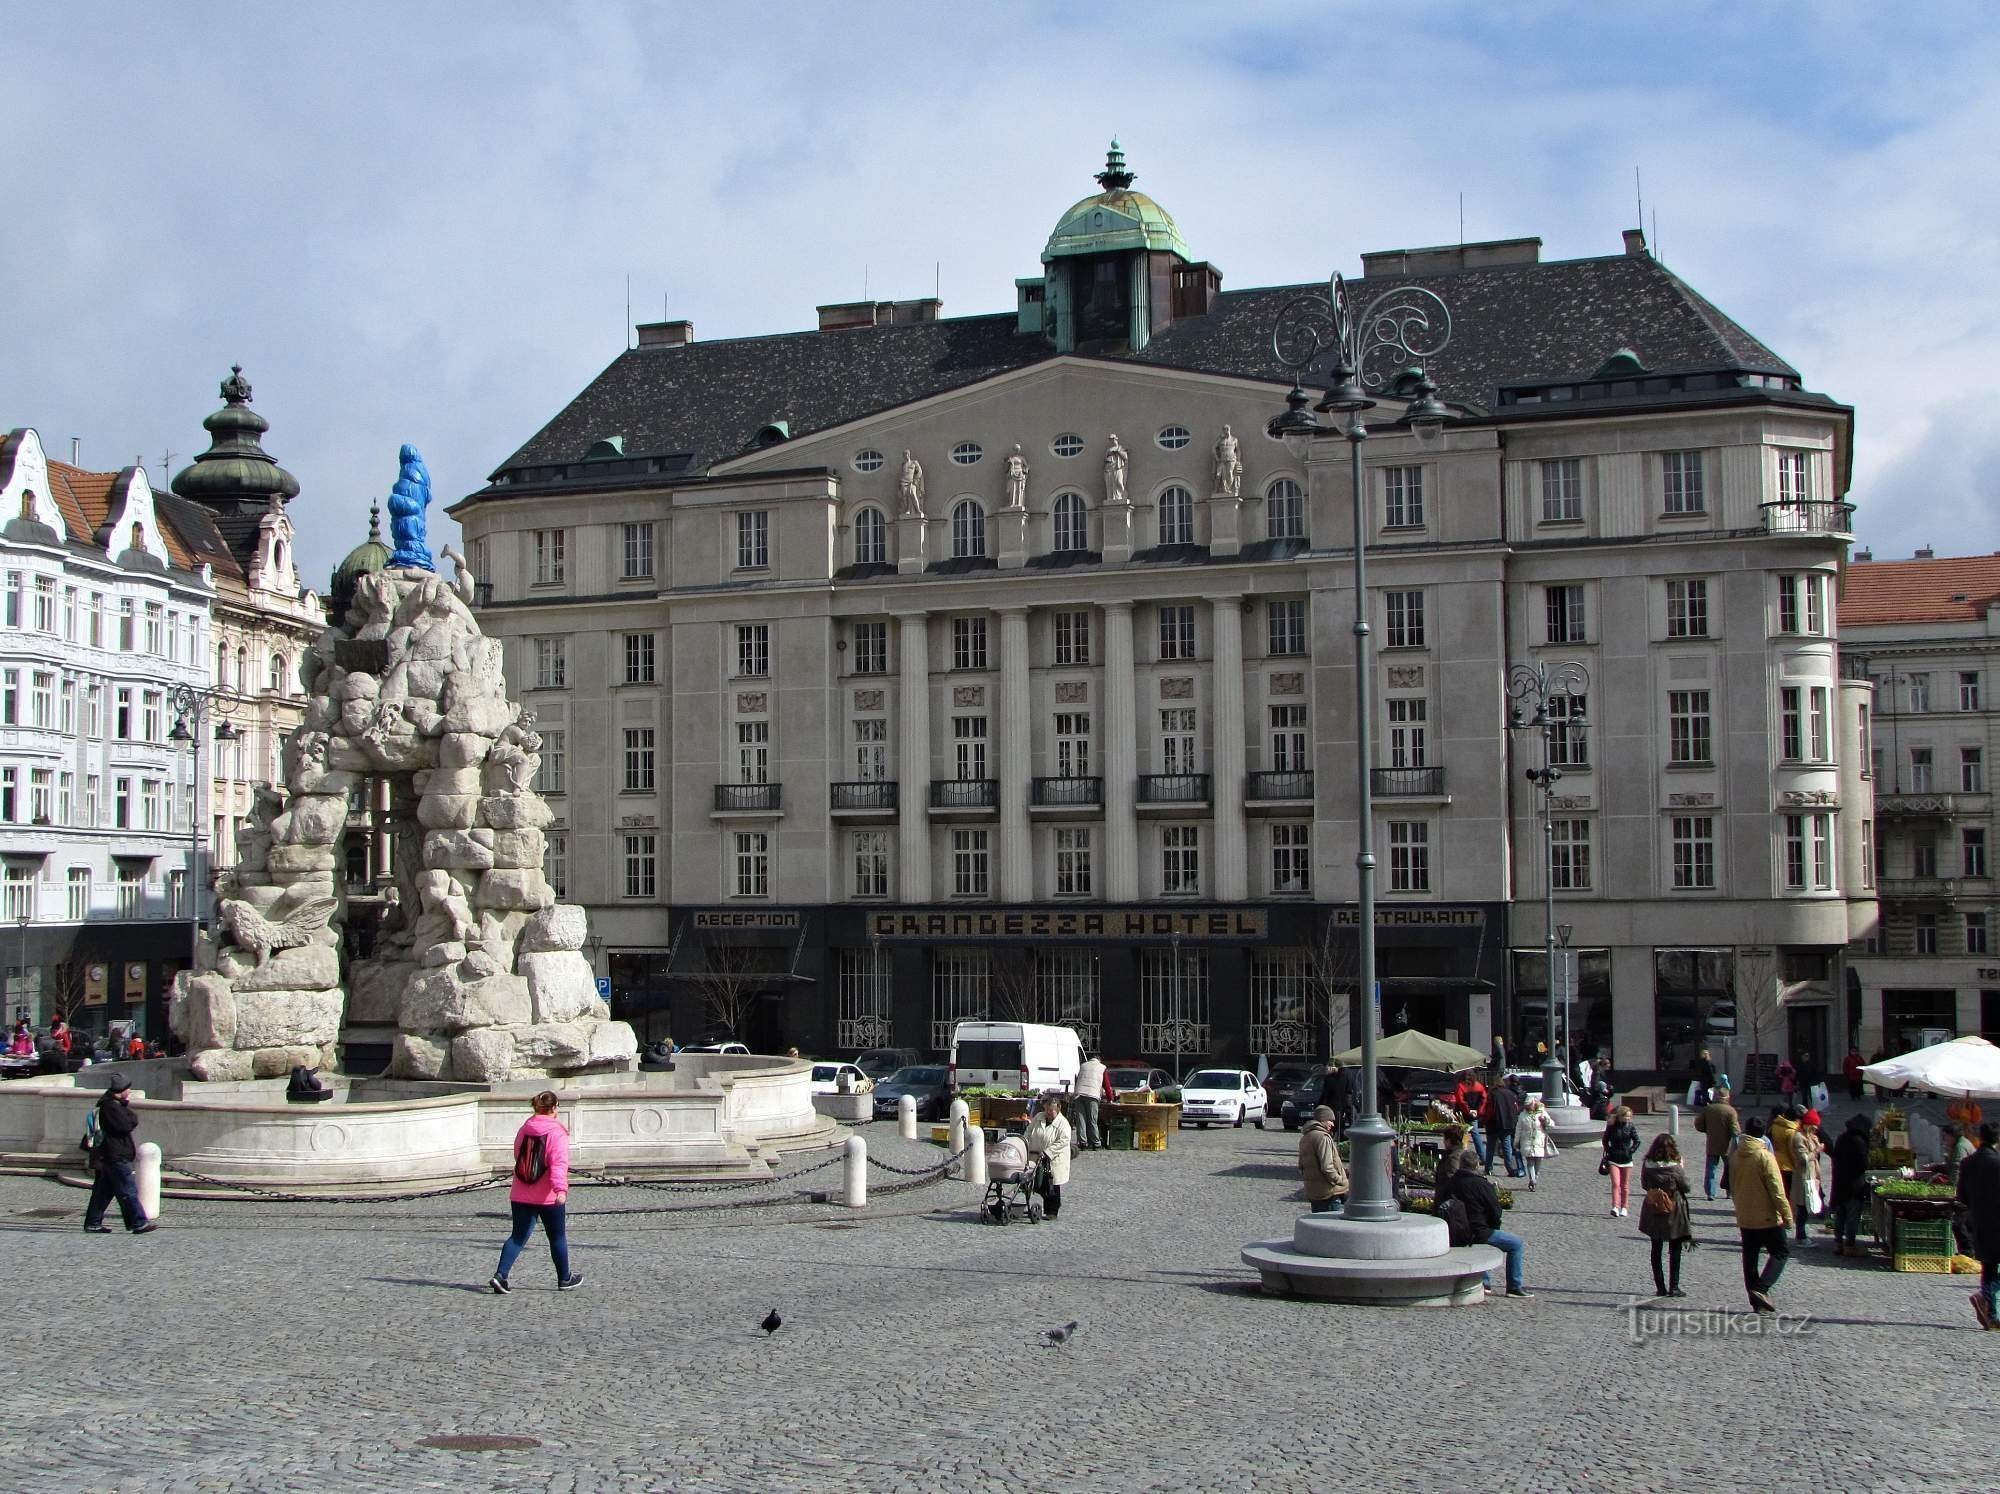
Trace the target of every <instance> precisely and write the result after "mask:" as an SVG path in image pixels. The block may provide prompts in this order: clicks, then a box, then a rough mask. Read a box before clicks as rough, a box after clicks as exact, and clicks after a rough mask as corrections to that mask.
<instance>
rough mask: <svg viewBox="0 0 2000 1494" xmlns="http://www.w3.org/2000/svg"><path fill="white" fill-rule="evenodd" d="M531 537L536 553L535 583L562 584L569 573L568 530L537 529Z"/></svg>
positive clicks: (546, 584)
mask: <svg viewBox="0 0 2000 1494" xmlns="http://www.w3.org/2000/svg"><path fill="white" fill-rule="evenodd" d="M530 539H531V543H532V546H533V549H534V554H535V585H537V586H560V585H561V584H562V582H563V581H564V579H565V578H567V576H568V575H569V565H568V562H567V561H566V560H565V558H564V555H565V549H566V544H567V531H565V530H561V529H537V530H534V531H532V532H531V536H530Z"/></svg>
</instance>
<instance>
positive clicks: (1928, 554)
mask: <svg viewBox="0 0 2000 1494" xmlns="http://www.w3.org/2000/svg"><path fill="white" fill-rule="evenodd" d="M1910 558H1911V559H1912V560H1936V559H1937V551H1935V550H1933V549H1932V548H1931V547H1930V546H1929V545H1925V546H1924V547H1923V549H1921V550H1919V551H1917V553H1916V554H1915V555H1912V556H1911V557H1910Z"/></svg>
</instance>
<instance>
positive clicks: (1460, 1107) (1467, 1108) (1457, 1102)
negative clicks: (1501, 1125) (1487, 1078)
mask: <svg viewBox="0 0 2000 1494" xmlns="http://www.w3.org/2000/svg"><path fill="white" fill-rule="evenodd" d="M1452 1105H1453V1108H1455V1109H1456V1110H1457V1111H1458V1113H1459V1114H1460V1115H1461V1116H1463V1117H1464V1118H1465V1133H1466V1139H1467V1140H1469V1141H1470V1142H1471V1143H1472V1147H1473V1150H1474V1151H1475V1152H1476V1153H1478V1156H1479V1165H1480V1166H1482V1167H1484V1166H1485V1165H1486V1160H1487V1152H1486V1133H1485V1131H1484V1130H1483V1129H1482V1128H1481V1126H1480V1117H1481V1115H1483V1114H1484V1113H1485V1110H1486V1086H1485V1085H1484V1084H1482V1083H1480V1080H1479V1076H1478V1075H1477V1074H1467V1075H1466V1076H1465V1077H1464V1078H1463V1079H1461V1080H1459V1081H1458V1088H1457V1089H1456V1090H1454V1091H1453V1092H1452Z"/></svg>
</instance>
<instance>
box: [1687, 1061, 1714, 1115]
mask: <svg viewBox="0 0 2000 1494" xmlns="http://www.w3.org/2000/svg"><path fill="white" fill-rule="evenodd" d="M1715 1074H1716V1069H1715V1058H1714V1056H1713V1055H1712V1054H1711V1053H1710V1052H1709V1051H1708V1049H1706V1048H1704V1049H1702V1050H1701V1054H1700V1056H1699V1057H1697V1058H1696V1059H1695V1061H1694V1086H1693V1093H1692V1094H1691V1095H1690V1096H1689V1097H1688V1103H1689V1104H1690V1105H1691V1106H1693V1107H1695V1108H1696V1109H1699V1108H1700V1107H1701V1106H1703V1105H1706V1104H1707V1103H1708V1102H1709V1100H1710V1098H1711V1097H1712V1096H1713V1095H1714V1094H1715Z"/></svg>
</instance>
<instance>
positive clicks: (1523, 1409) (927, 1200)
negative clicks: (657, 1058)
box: [0, 1126, 2000, 1494]
mask: <svg viewBox="0 0 2000 1494" xmlns="http://www.w3.org/2000/svg"><path fill="white" fill-rule="evenodd" d="M867 1135H868V1139H869V1145H870V1147H871V1150H874V1151H875V1152H876V1153H877V1154H878V1155H880V1156H882V1157H883V1158H884V1159H885V1160H888V1161H892V1162H897V1163H899V1164H901V1165H910V1164H911V1163H914V1162H917V1161H920V1160H923V1159H924V1158H926V1157H934V1156H936V1155H937V1153H936V1152H935V1151H934V1150H932V1149H930V1148H927V1147H924V1146H922V1145H920V1144H912V1143H905V1142H901V1141H899V1140H898V1139H897V1138H896V1137H895V1135H894V1133H893V1131H892V1130H891V1129H890V1128H888V1127H886V1126H870V1127H868V1128H867ZM1295 1158H1296V1138H1294V1137H1291V1136H1288V1135H1286V1134H1285V1133H1283V1132H1282V1131H1279V1130H1278V1129H1277V1128H1276V1127H1273V1128H1272V1129H1271V1130H1270V1131H1268V1132H1265V1133H1261V1134H1260V1133H1258V1132H1257V1131H1255V1130H1247V1129H1246V1130H1242V1131H1236V1130H1217V1131H1208V1132H1184V1133H1180V1134H1178V1135H1176V1136H1175V1137H1174V1138H1173V1142H1172V1147H1171V1149H1170V1150H1169V1151H1168V1152H1167V1153H1166V1154H1164V1155H1152V1154H1145V1153H1128V1152H1111V1153H1094V1154H1087V1155H1085V1156H1082V1157H1080V1158H1079V1159H1078V1160H1077V1163H1076V1167H1075V1173H1074V1176H1073V1179H1072V1182H1071V1185H1070V1187H1069V1188H1068V1189H1067V1190H1066V1191H1065V1206H1064V1209H1063V1216H1062V1219H1061V1222H1060V1223H1058V1224H1055V1225H1042V1226H1039V1227H1036V1226H1029V1225H1026V1224H1014V1225H1011V1226H1008V1227H1007V1228H1004V1229H1001V1228H995V1227H993V1226H990V1225H983V1224H980V1223H977V1222H975V1218H974V1204H975V1200H976V1198H977V1196H978V1193H977V1190H975V1189H972V1188H971V1187H969V1186H968V1185H966V1184H963V1183H958V1182H951V1183H945V1184H941V1185H939V1186H937V1187H934V1188H929V1189H923V1190H919V1191H916V1192H914V1193H911V1194H906V1195H902V1196H898V1197H895V1198H892V1199H889V1200H887V1201H885V1203H884V1204H882V1205H878V1206H872V1207H870V1208H869V1209H867V1210H865V1211H861V1212H859V1213H856V1212H854V1211H848V1210H844V1209H840V1208H838V1207H831V1206H823V1205H819V1206H816V1205H811V1204H807V1203H801V1202H790V1203H786V1204H785V1205H784V1206H782V1207H778V1208H774V1209H770V1210H751V1211H743V1210H732V1211H729V1212H727V1213H721V1212H717V1213H712V1214H698V1213H697V1214H672V1215H666V1214H658V1213H647V1212H634V1205H635V1204H641V1203H651V1202H653V1199H652V1198H651V1197H650V1196H649V1195H644V1194H640V1193H638V1192H637V1191H635V1190H610V1189H588V1190H579V1191H578V1192H577V1193H576V1194H574V1195H573V1196H572V1199H571V1205H572V1211H573V1213H572V1231H571V1240H572V1249H573V1258H574V1260H575V1262H576V1264H577V1266H578V1268H579V1269H581V1270H583V1271H584V1272H585V1273H586V1275H587V1277H588V1280H587V1282H586V1284H585V1285H584V1287H583V1288H582V1289H581V1290H580V1291H577V1292H572V1293H565V1294H562V1295H560V1296H558V1295H557V1294H556V1292H555V1291H554V1290H553V1287H554V1281H553V1273H552V1272H551V1271H550V1269H549V1266H548V1257H547V1254H546V1252H545V1251H543V1250H542V1249H541V1245H540V1242H539V1240H538V1241H537V1242H536V1244H535V1245H534V1246H532V1247H531V1248H530V1252H529V1253H528V1254H527V1255H525V1256H524V1257H523V1258H522V1261H521V1264H520V1265H519V1266H518V1267H517V1268H516V1269H515V1273H514V1279H515V1291H514V1294H513V1295H512V1296H511V1297H507V1298H495V1297H492V1296H490V1295H487V1294H486V1293H485V1292H484V1290H483V1288H482V1287H481V1286H480V1283H483V1282H484V1281H485V1279H486V1277H487V1275H488V1274H489V1273H490V1272H491V1270H492V1269H493V1263H494V1259H495V1254H496V1251H497V1249H498V1246H499V1242H500V1239H501V1237H502V1235H503V1234H504V1232H505V1209H504V1206H503V1205H502V1204H501V1202H500V1201H499V1200H497V1199H496V1198H494V1197H492V1196H491V1195H485V1194H477V1195H470V1196H464V1197H458V1198H450V1199H443V1200H437V1201H432V1202H428V1203H412V1204H397V1205H379V1204H357V1205H319V1204H258V1203H223V1202H213V1203H211V1202H178V1201H172V1200H170V1201H169V1203H168V1206H167V1213H166V1217H165V1219H164V1221H163V1225H162V1228H161V1230H160V1231H159V1232H158V1233H156V1234H154V1235H151V1236H148V1237H145V1238H141V1239H134V1238H131V1237H129V1236H126V1235H124V1234H122V1233H121V1234H114V1235H111V1236H105V1237H86V1236H84V1235H83V1234H82V1233H81V1232H80V1230H79V1228H78V1226H79V1223H80V1219H81V1210H82V1206H83V1195H82V1194H81V1193H79V1192H75V1191H72V1190H67V1189H64V1188H61V1187H60V1186H58V1185H56V1184H53V1183H48V1182H44V1181H40V1180H29V1179H20V1178H5V1179H0V1234H4V1237H5V1248H6V1253H7V1258H8V1267H9V1269H8V1273H7V1276H8V1287H9V1296H10V1298H11V1305H12V1307H13V1312H12V1313H11V1314H10V1321H11V1324H12V1326H13V1331H12V1332H11V1333H10V1335H9V1340H10V1341H9V1345H8V1352H7V1354H6V1355H5V1357H4V1362H3V1363H0V1405H4V1406H5V1407H6V1408H7V1414H6V1415H4V1416H0V1466H5V1467H6V1468H7V1469H8V1470H9V1471H10V1475H11V1478H12V1480H16V1481H18V1482H17V1485H16V1486H17V1487H22V1488H34V1489H37V1490H59V1489H111V1490H140V1489H146V1490H179V1489H190V1490H192V1489H202V1490H233V1489H246V1490H248V1489H255V1490H280V1489H328V1488H337V1489H359V1490H375V1489H381V1490H398V1491H402V1490H410V1489H502V1490H517V1489H518V1490H527V1489H537V1490H539V1489H553V1490H562V1491H572V1490H576V1491H583V1490H591V1491H595V1490H619V1491H625V1490H640V1489H657V1488H668V1487H672V1488H676V1489H687V1490H739V1489H740V1490H753V1489H754V1490H790V1489H801V1490H803V1489H812V1490H816V1491H823V1490H824V1489H825V1488H826V1487H828V1485H829V1481H835V1482H837V1483H839V1484H844V1485H846V1486H849V1487H856V1488H866V1489H886V1490H904V1489H907V1490H922V1491H925V1494H931V1491H936V1490H975V1489H994V1490H1002V1489H1005V1490H1009V1491H1013V1490H1019V1489H1022V1488H1024V1487H1026V1488H1048V1489H1059V1490H1099V1489H1103V1490H1114V1489H1115V1490H1121V1491H1131V1490H1141V1489H1183V1488H1197V1489H1216V1488H1227V1489H1238V1488H1249V1487H1254V1488H1256V1489H1259V1490H1260V1491H1261V1490H1294V1489H1296V1490H1304V1489H1308V1488H1324V1487H1356V1486H1360V1485H1362V1484H1364V1483H1365V1484H1366V1485H1367V1486H1368V1487H1370V1488H1374V1489H1383V1490H1404V1489H1407V1490H1413V1491H1416V1490H1422V1491H1426V1494H1428V1491H1434V1490H1437V1489H1439V1488H1445V1487H1453V1488H1456V1487H1484V1488H1493V1489H1517V1488H1533V1489H1537V1490H1570V1489H1578V1490H1581V1489H1593V1490H1601V1489H1616V1490H1620V1491H1624V1494H1637V1491H1649V1490H1678V1489H1686V1488H1698V1487H1706V1488H1733V1487H1743V1488H1750V1487H1754V1488H1758V1489H1760V1490H1772V1491H1781V1494H1782V1491H1792V1490H1806V1489H1812V1490H1815V1491H1819V1490H1826V1489H1853V1490H1859V1489H1896V1488H1914V1487H1916V1486H1918V1485H1919V1484H1921V1485H1922V1486H1923V1487H1924V1488H1925V1489H1926V1490H1927V1491H1942V1490H1953V1489H1968V1490H1969V1489H1990V1488H1991V1487H1992V1475H1991V1469H1992V1460H1991V1449H1990V1444H1989V1441H1988V1438H1987V1435H1986V1434H1985V1433H1984V1432H1982V1431H1980V1430H1979V1429H1978V1428H1979V1426H1980V1422H1979V1420H1978V1419H1977V1418H1975V1417H1972V1416H1967V1415H1962V1414H1957V1413H1951V1414H1947V1413H1946V1412H1945V1411H1944V1410H1943V1408H1944V1407H1946V1406H1961V1407H1962V1406H1963V1405H1965V1404H1967V1398H1966V1395H1965V1394H1964V1393H1963V1392H1966V1391H1968V1390H1971V1389H1972V1388H1973V1387H1975V1386H1979V1385H1990V1384H1991V1382H1992V1375H1993V1364H1994V1362H1995V1360H1996V1356H2000V1337H1993V1336H1981V1335H1979V1334H1977V1333H1976V1332H1975V1330H1974V1326H1973V1321H1972V1316H1971V1312H1970V1309H1969V1308H1968V1306H1967V1304H1966V1294H1967V1292H1968V1291H1969V1290H1970V1286H1971V1283H1970V1282H1969V1281H1968V1280H1967V1279H1966V1278H1963V1277H1926V1276H1897V1275H1893V1274H1890V1273H1887V1272H1884V1271H1879V1270H1874V1269H1870V1268H1867V1267H1864V1266H1862V1265H1861V1264H1859V1263H1852V1262H1848V1261H1844V1260H1839V1259H1837V1258H1835V1257H1834V1256H1833V1255H1832V1253H1831V1251H1830V1249H1829V1248H1827V1247H1826V1246H1825V1245H1824V1244H1821V1245H1819V1246H1817V1247H1816V1248H1814V1249H1811V1250H1806V1251H1802V1252H1799V1253H1797V1254H1795V1256H1794V1258H1793V1264H1792V1265H1791V1266H1790V1267H1789V1268H1788V1270H1787V1272H1786V1274H1785V1277H1784V1279H1783V1281H1782V1282H1781V1283H1780V1285H1779V1288H1778V1292H1777V1297H1778V1301H1779V1304H1780V1306H1781V1307H1782V1308H1783V1309H1784V1310H1786V1311H1788V1312H1804V1313H1810V1314H1811V1315H1812V1317H1813V1322H1812V1324H1811V1331H1810V1333H1809V1334H1808V1335H1807V1336H1804V1337H1793V1338H1783V1339H1780V1338H1775V1337H1765V1338H1745V1337H1735V1338H1722V1337H1707V1338H1697V1337H1678V1338H1650V1339H1646V1340H1645V1341H1642V1342H1637V1343H1635V1342H1633V1341H1631V1338H1630V1336H1629V1333H1628V1318H1627V1315H1626V1313H1625V1312H1624V1311H1623V1310H1622V1308H1623V1304H1624V1303H1625V1301H1626V1299H1627V1295H1628V1293H1631V1292H1634V1291H1637V1292H1640V1293H1646V1292H1649V1290H1650V1276H1649V1272H1648V1268H1647V1258H1646V1257H1647V1245H1646V1242H1645V1241H1644V1240H1643V1239H1642V1238H1641V1237H1640V1236H1639V1234H1638V1231H1637V1227H1636V1221H1635V1220H1626V1219H1613V1218H1611V1217H1609V1214H1608V1204H1609V1198H1608V1189H1607V1187H1606V1185H1605V1184H1604V1182H1603V1180H1601V1179H1600V1178H1599V1177H1598V1176H1597V1173H1596V1166H1595V1159H1594V1155H1592V1154H1589V1153H1585V1152H1583V1151H1580V1150H1579V1151H1577V1152H1574V1153H1571V1154H1567V1155H1565V1156H1563V1157H1561V1158H1559V1159H1558V1160H1557V1161H1556V1162H1555V1163H1554V1165H1553V1166H1552V1167H1551V1168H1550V1169H1549V1171H1548V1172H1547V1174H1545V1179H1544V1184H1543V1186H1542V1188H1541V1189H1540V1190H1539V1191H1537V1192H1535V1193H1532V1194H1530V1193H1527V1192H1525V1191H1523V1192H1521V1193H1520V1194H1519V1206H1518V1207H1517V1208H1516V1209H1515V1210H1514V1211H1513V1213H1512V1214H1511V1215H1510V1219H1509V1222H1510V1224H1511V1225H1512V1226H1513V1227H1515V1228H1516V1229H1517V1230H1518V1232H1519V1233H1520V1234H1521V1235H1522V1236H1523V1237H1525V1239H1526V1240H1527V1242H1528V1251H1529V1255H1528V1280H1529V1286H1530V1288H1531V1289H1532V1290H1534V1291H1535V1292H1536V1293H1537V1295H1536V1297H1535V1298H1534V1299H1533V1300H1532V1301H1529V1302H1505V1301H1494V1302H1489V1303H1487V1304H1484V1305H1481V1306H1478V1307H1473V1308H1466V1309H1458V1310H1401V1311H1398V1310H1394V1309H1373V1308H1354V1307H1337V1306H1331V1305H1327V1304H1317V1303H1302V1302H1293V1301H1287V1300H1281V1299H1275V1298H1266V1297H1263V1296H1260V1295H1259V1294H1258V1293H1257V1292H1256V1291H1255V1288H1254V1277H1253V1275H1252V1273H1250V1272H1248V1271H1246V1270H1245V1269H1243V1268H1242V1266H1241V1265H1240V1264H1239V1263H1238V1260H1237V1251H1238V1250H1239V1249H1240V1248H1241V1246H1242V1245H1243V1244H1244V1242H1245V1241H1247V1240H1250V1239H1253V1238H1269V1237H1273V1236H1279V1235H1283V1234H1286V1233H1288V1231H1289V1229H1290V1225H1291V1221H1292V1220H1293V1218H1294V1217H1296V1215H1297V1214H1298V1213H1299V1212H1300V1211H1301V1210H1302V1209H1303V1207H1304V1205H1303V1203H1302V1201H1301V1200H1300V1197H1299V1194H1298V1189H1297V1186H1296V1174H1295V1170H1294V1167H1295ZM835 1175H836V1176H837V1174H835ZM877 1176H878V1178H879V1177H880V1176H881V1175H880V1174H878V1175H877ZM660 1201H661V1202H667V1203H671V1202H673V1200H660ZM1695 1219H1696V1229H1697V1232H1698V1234H1699V1236H1700V1238H1701V1239H1702V1241H1703V1248H1701V1249H1699V1250H1697V1251H1696V1252H1695V1253H1694V1254H1693V1255H1692V1256H1690V1257H1689V1259H1688V1262H1687V1269H1686V1275H1685V1279H1684V1285H1685V1286H1686V1287H1687V1289H1688V1291H1689V1293H1690V1297H1689V1299H1688V1302H1687V1304H1686V1305H1687V1306H1688V1307H1690V1308H1696V1309H1699V1308H1709V1307H1713V1308H1717V1309H1728V1310H1729V1311H1731V1312H1735V1311H1737V1310H1740V1309H1741V1307H1742V1305H1743V1303H1742V1289H1741V1283H1740V1280H1739V1276H1738V1267H1737V1257H1736V1253H1735V1250H1734V1242H1735V1232H1734V1229H1733V1227H1732V1226H1731V1224H1730V1219H1729V1215H1728V1211H1727V1205H1726V1204H1715V1205H1710V1204H1706V1203H1703V1202H1702V1201H1701V1200H1700V1199H1699V1197H1697V1200H1696V1203H1695ZM278 1303H283V1304H285V1308H284V1309H283V1310H282V1311H281V1310H279V1309H278V1308H277V1307H276V1306H275V1305H274V1304H278ZM772 1306H776V1307H778V1308H779V1310H780V1311H781V1312H782V1313H783V1314H784V1317H785V1326H784V1328H783V1329H782V1330H781V1331H780V1332H779V1333H778V1334H777V1335H776V1336H775V1337H774V1338H771V1339H769V1340H766V1339H765V1338H764V1336H763V1335H762V1334H760V1333H759V1332H757V1331H756V1324H757V1322H758V1320H759V1319H761V1318H762V1317H763V1315H764V1313H765V1311H766V1310H767V1309H769V1308H770V1307H772ZM1071 1318H1075V1319H1077V1320H1079V1321H1080V1322H1081V1324H1082V1327H1081V1328H1080V1329H1079V1330H1078V1333H1077V1335H1076V1338H1075V1341H1074V1342H1073V1343H1072V1344H1070V1345H1069V1346H1067V1347H1066V1348H1062V1349H1054V1350H1051V1349H1045V1348H1041V1347H1038V1346H1037V1339H1038V1335H1039V1330H1041V1329H1043V1328H1046V1327H1050V1326H1053V1325H1057V1324H1061V1323H1064V1322H1067V1321H1068V1320H1070V1319H1071ZM1954 1386H1955V1387H1956V1389H1954V1388H1953V1387H1954ZM1752 1427H1754V1428H1756V1430H1755V1431H1754V1432H1753V1431H1751V1430H1749V1429H1750V1428H1752ZM448 1433H488V1434H492V1433H502V1434H520V1433H528V1434H530V1435H533V1436H536V1437H539V1438H540V1439H542V1442H543V1445H542V1446H541V1447H539V1448H536V1449H532V1450H527V1451H511V1452H492V1453H465V1452H451V1451H443V1450H438V1449H432V1448H425V1447H422V1446H420V1445H419V1444H420V1443H421V1441H422V1440H423V1439H424V1438H426V1437H432V1436H436V1435H440V1434H448ZM1441 1469H1442V1470H1447V1471H1441Z"/></svg>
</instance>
